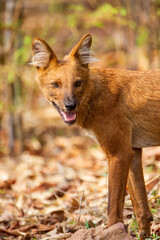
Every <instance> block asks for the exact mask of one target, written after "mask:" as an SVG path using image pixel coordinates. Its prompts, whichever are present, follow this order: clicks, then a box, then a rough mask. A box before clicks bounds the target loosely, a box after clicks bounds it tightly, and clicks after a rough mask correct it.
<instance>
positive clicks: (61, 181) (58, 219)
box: [0, 110, 160, 240]
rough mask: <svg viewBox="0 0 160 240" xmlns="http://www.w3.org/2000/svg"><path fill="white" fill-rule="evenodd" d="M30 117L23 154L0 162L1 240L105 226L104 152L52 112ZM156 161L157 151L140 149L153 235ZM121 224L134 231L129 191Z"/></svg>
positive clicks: (159, 176)
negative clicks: (123, 223) (141, 150)
mask: <svg viewBox="0 0 160 240" xmlns="http://www.w3.org/2000/svg"><path fill="white" fill-rule="evenodd" d="M46 111H49V110H46ZM25 115H26V116H27V113H25ZM28 116H29V117H30V121H28V122H27V118H25V121H26V122H24V123H25V131H26V136H27V137H26V140H25V143H24V144H25V151H24V152H23V153H22V154H21V155H19V156H17V157H14V158H13V157H12V158H11V157H9V156H7V155H5V154H4V155H2V157H1V162H0V239H8V240H10V239H17V240H19V239H32V240H33V239H43V240H48V239H68V238H70V237H71V235H72V233H74V232H75V231H77V230H78V229H81V228H85V227H87V226H88V227H93V226H98V225H102V226H105V225H106V224H107V196H108V188H107V186H108V183H107V161H106V157H105V155H104V154H103V152H102V150H101V149H100V148H99V147H98V146H97V144H96V143H95V142H94V141H93V140H92V139H90V138H89V137H88V136H86V135H85V134H84V132H81V131H80V130H79V128H76V127H72V128H69V127H67V126H66V125H64V124H63V123H61V122H60V121H59V118H57V115H56V114H55V113H54V111H53V114H48V115H47V114H46V115H45V114H42V112H41V111H40V110H39V111H37V112H35V111H33V112H31V111H30V112H29V113H28ZM42 116H43V117H42ZM32 119H33V122H34V123H35V125H36V119H37V120H38V121H37V122H38V126H34V124H33V126H32V124H31V122H32ZM30 132H32V136H31V134H29V133H30ZM27 134H28V135H27ZM159 159H160V148H159V147H158V148H148V149H145V150H144V153H143V165H144V174H145V180H146V189H147V194H148V200H149V204H150V207H151V211H152V213H153V217H154V221H153V222H152V226H151V229H152V234H154V233H155V234H157V236H159V235H160V188H159V186H160V161H159ZM124 221H125V223H126V224H127V225H128V226H129V229H131V231H132V229H133V221H134V215H133V208H132V205H131V200H130V196H129V194H128V192H126V200H125V207H124ZM132 232H133V231H132Z"/></svg>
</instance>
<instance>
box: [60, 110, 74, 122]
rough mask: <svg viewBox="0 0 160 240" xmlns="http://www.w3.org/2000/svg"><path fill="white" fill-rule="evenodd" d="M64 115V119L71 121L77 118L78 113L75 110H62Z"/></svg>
mask: <svg viewBox="0 0 160 240" xmlns="http://www.w3.org/2000/svg"><path fill="white" fill-rule="evenodd" d="M62 116H63V119H64V121H66V122H71V121H74V120H75V119H76V113H75V112H62Z"/></svg>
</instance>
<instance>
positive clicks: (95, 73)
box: [33, 34, 160, 236]
mask: <svg viewBox="0 0 160 240" xmlns="http://www.w3.org/2000/svg"><path fill="white" fill-rule="evenodd" d="M87 38H88V42H87V41H86V42H87V43H86V45H85V47H86V46H87V47H88V49H89V48H90V45H91V36H90V35H89V34H87V35H85V36H84V37H83V38H82V39H81V40H80V42H79V43H78V44H77V45H76V46H75V47H74V48H73V50H72V51H71V53H70V54H69V55H68V56H67V57H65V61H58V60H57V57H56V56H55V54H53V52H51V56H54V57H52V60H51V61H49V62H48V64H47V65H46V66H44V67H40V68H38V80H39V85H40V87H41V89H42V91H43V93H44V95H45V97H46V98H47V99H48V100H49V101H50V102H54V104H56V106H58V109H59V111H60V112H61V111H66V110H65V103H66V99H70V102H72V101H73V98H74V99H76V103H77V107H76V112H77V118H76V123H77V124H78V125H79V126H81V127H82V128H85V129H87V130H90V131H92V132H93V133H94V135H95V136H96V138H97V140H98V142H99V144H100V146H101V147H102V149H103V150H104V152H105V153H106V155H107V158H108V170H109V203H108V218H109V220H108V225H109V226H111V225H113V224H115V223H117V222H121V221H123V205H124V197H125V191H126V183H127V178H128V188H129V192H130V195H131V199H132V202H133V207H134V211H135V214H136V218H137V221H138V225H139V231H140V234H141V235H143V236H149V234H150V223H149V221H150V220H151V218H152V216H151V213H150V210H149V207H148V202H147V196H146V190H145V184H144V178H143V172H142V163H141V158H142V151H141V149H142V147H147V146H157V145H160V106H159V105H160V70H153V71H144V72H139V71H127V70H118V69H100V68H89V67H88V64H87V63H86V62H85V64H84V63H83V61H82V58H81V55H80V54H79V49H81V48H83V46H82V44H83V42H84V40H85V39H87ZM39 41H41V40H39ZM43 43H44V42H43ZM35 45H36V42H35V41H34V42H33V52H34V47H35ZM47 49H48V45H47ZM82 50H83V49H82ZM87 51H88V50H87ZM33 64H34V63H33ZM35 65H36V64H35ZM79 79H80V80H82V82H81V85H80V86H79V87H75V82H76V81H77V80H79ZM52 82H56V83H58V84H59V86H58V88H55V89H54V88H53V87H52V85H51V83H52Z"/></svg>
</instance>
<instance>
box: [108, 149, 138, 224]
mask: <svg viewBox="0 0 160 240" xmlns="http://www.w3.org/2000/svg"><path fill="white" fill-rule="evenodd" d="M133 154H134V152H133V151H132V150H128V151H125V152H119V153H117V154H116V155H112V156H111V155H110V156H109V158H108V177H109V178H108V181H109V182H108V184H109V196H108V226H111V225H113V224H115V223H117V222H122V221H123V206H124V198H125V192H126V184H127V177H128V172H129V167H130V163H131V161H132V158H133Z"/></svg>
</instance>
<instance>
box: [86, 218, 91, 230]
mask: <svg viewBox="0 0 160 240" xmlns="http://www.w3.org/2000/svg"><path fill="white" fill-rule="evenodd" d="M85 225H86V228H87V229H89V228H90V226H89V223H88V221H87V219H85Z"/></svg>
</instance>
